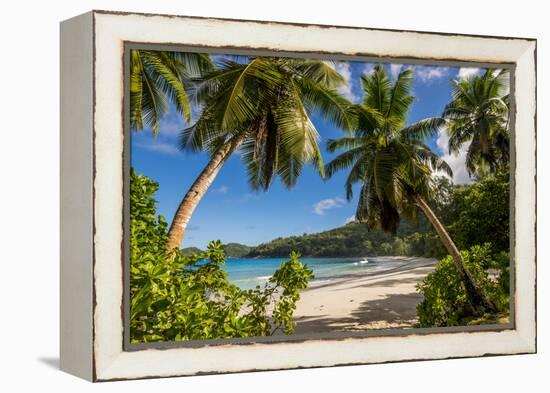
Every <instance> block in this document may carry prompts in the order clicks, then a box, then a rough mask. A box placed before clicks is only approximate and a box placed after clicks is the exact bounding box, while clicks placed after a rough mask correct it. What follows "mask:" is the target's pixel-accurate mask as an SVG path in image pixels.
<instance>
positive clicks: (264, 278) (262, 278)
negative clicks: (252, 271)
mask: <svg viewBox="0 0 550 393" xmlns="http://www.w3.org/2000/svg"><path fill="white" fill-rule="evenodd" d="M270 278H271V276H260V277H256V280H269V279H270Z"/></svg>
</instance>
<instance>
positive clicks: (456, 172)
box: [436, 128, 472, 184]
mask: <svg viewBox="0 0 550 393" xmlns="http://www.w3.org/2000/svg"><path fill="white" fill-rule="evenodd" d="M436 143H437V146H438V147H439V148H440V149H441V150H442V151H443V155H442V156H441V158H442V159H443V160H445V161H446V162H447V164H449V166H450V167H451V169H452V170H453V179H452V180H453V182H454V183H455V184H470V183H472V178H471V177H470V175H469V174H468V170H467V169H466V153H467V152H468V148H469V147H470V142H468V143H465V144H463V145H462V147H461V148H460V150H459V151H458V153H457V154H454V153H451V154H449V134H448V133H447V129H446V128H443V129H442V130H441V132H440V134H439V137H438V138H437V141H436ZM436 174H437V175H442V176H447V174H446V173H444V172H437V173H436Z"/></svg>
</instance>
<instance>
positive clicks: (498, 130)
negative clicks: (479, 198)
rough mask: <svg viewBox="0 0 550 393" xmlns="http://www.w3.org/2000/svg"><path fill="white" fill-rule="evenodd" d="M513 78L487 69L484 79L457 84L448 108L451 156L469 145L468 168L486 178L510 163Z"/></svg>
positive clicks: (473, 79) (445, 113) (446, 108)
mask: <svg viewBox="0 0 550 393" xmlns="http://www.w3.org/2000/svg"><path fill="white" fill-rule="evenodd" d="M509 80H510V78H509V74H508V71H506V70H494V69H491V68H489V69H487V70H486V71H485V73H484V74H483V75H481V76H479V75H474V76H471V77H469V78H466V79H460V80H454V81H453V82H452V86H453V99H452V101H451V102H450V103H449V104H448V105H447V106H446V107H445V110H444V111H443V117H444V118H445V119H447V120H448V122H447V129H448V133H449V152H455V153H456V152H458V151H459V150H460V149H461V148H462V146H464V145H468V148H467V154H466V168H467V169H468V171H469V172H470V174H477V175H482V174H483V173H487V171H489V172H495V171H497V170H499V169H503V168H506V167H507V166H508V163H509V160H510V131H509V122H510V115H509V110H508V108H509V100H510V97H509Z"/></svg>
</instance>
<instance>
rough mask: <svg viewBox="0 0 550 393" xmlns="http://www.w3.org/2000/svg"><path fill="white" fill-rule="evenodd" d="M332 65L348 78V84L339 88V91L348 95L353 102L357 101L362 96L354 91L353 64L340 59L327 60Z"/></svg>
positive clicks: (345, 95)
mask: <svg viewBox="0 0 550 393" xmlns="http://www.w3.org/2000/svg"><path fill="white" fill-rule="evenodd" d="M326 64H328V65H329V66H330V67H332V68H333V69H334V70H335V71H336V72H338V73H339V74H340V75H342V77H343V78H344V79H345V80H346V84H345V85H343V86H340V87H339V88H338V92H339V93H340V94H342V95H343V96H344V97H346V98H347V99H348V100H350V101H352V102H357V101H358V100H359V98H360V97H358V96H357V95H356V94H355V93H354V92H353V82H352V80H351V66H350V64H349V63H347V62H344V61H338V62H334V63H330V62H327V63H326Z"/></svg>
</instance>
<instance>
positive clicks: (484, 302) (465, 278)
mask: <svg viewBox="0 0 550 393" xmlns="http://www.w3.org/2000/svg"><path fill="white" fill-rule="evenodd" d="M414 199H415V202H416V204H417V205H418V207H419V208H420V209H421V210H422V212H423V213H424V215H425V216H426V218H428V220H429V221H430V223H431V224H432V226H433V227H434V229H435V231H436V232H437V235H438V236H439V238H440V240H441V243H443V246H444V247H445V248H446V249H447V252H448V253H449V254H450V255H451V257H452V258H453V261H454V263H455V266H456V270H457V271H458V273H459V274H460V277H461V278H462V282H463V283H464V288H465V290H466V295H467V296H468V300H469V302H470V305H471V306H472V309H473V311H474V313H477V312H483V311H496V308H495V305H494V304H493V302H492V301H491V300H489V299H488V298H487V296H485V294H484V293H483V291H482V290H481V288H480V287H479V286H478V285H477V284H476V282H475V281H474V279H473V277H472V276H471V274H470V272H469V271H468V269H466V266H465V265H464V260H463V259H462V256H461V255H460V252H459V251H458V249H457V248H456V245H455V244H454V242H453V240H452V239H451V237H450V236H449V234H448V233H447V231H446V230H445V227H444V226H443V224H441V222H440V221H439V219H438V218H437V216H436V215H435V213H434V212H433V210H432V209H431V208H430V206H429V205H428V204H427V203H426V201H424V199H422V197H420V196H419V195H415V196H414Z"/></svg>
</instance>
